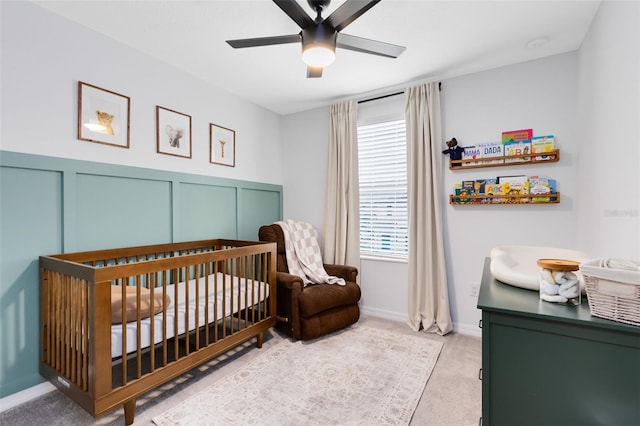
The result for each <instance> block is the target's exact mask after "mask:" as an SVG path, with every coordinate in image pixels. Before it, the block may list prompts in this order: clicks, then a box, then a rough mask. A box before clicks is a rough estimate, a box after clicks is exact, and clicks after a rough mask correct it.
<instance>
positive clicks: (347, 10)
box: [324, 0, 380, 31]
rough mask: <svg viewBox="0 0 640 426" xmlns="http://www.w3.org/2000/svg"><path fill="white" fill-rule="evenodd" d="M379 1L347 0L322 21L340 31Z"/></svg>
mask: <svg viewBox="0 0 640 426" xmlns="http://www.w3.org/2000/svg"><path fill="white" fill-rule="evenodd" d="M379 2H380V0H347V1H346V2H344V3H343V4H342V6H340V7H339V8H337V9H336V10H335V11H334V12H333V13H332V14H331V15H329V17H328V18H327V19H325V20H324V22H325V23H327V24H329V25H330V26H332V27H333V28H335V30H336V31H340V30H342V29H344V27H346V26H347V25H349V24H350V23H352V22H353V21H355V20H356V19H358V18H359V17H360V16H361V15H362V14H363V13H365V12H366V11H367V10H369V9H371V8H372V7H373V6H375V5H376V4H377V3H379Z"/></svg>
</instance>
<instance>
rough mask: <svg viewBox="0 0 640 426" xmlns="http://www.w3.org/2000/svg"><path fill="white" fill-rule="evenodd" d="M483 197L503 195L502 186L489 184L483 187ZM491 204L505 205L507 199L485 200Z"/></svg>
mask: <svg viewBox="0 0 640 426" xmlns="http://www.w3.org/2000/svg"><path fill="white" fill-rule="evenodd" d="M484 192H485V195H505V193H504V186H503V185H501V184H499V183H489V184H486V185H485V187H484ZM487 201H488V202H491V203H506V202H507V199H506V198H504V197H496V198H489V199H487Z"/></svg>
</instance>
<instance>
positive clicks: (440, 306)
mask: <svg viewBox="0 0 640 426" xmlns="http://www.w3.org/2000/svg"><path fill="white" fill-rule="evenodd" d="M405 99H406V103H405V115H406V123H407V197H408V211H409V309H408V311H409V321H408V324H409V326H410V327H411V328H412V329H413V330H415V331H419V330H421V329H422V330H424V331H427V332H432V333H437V334H440V335H444V334H447V333H449V332H450V331H451V330H453V325H452V322H451V314H450V312H449V294H448V291H447V271H446V264H445V258H444V244H443V237H442V233H443V227H442V213H441V212H442V209H441V200H440V195H441V194H440V192H441V186H440V176H441V161H442V154H441V149H440V142H441V140H442V137H441V133H442V130H441V120H440V90H439V83H437V82H435V83H428V84H423V85H420V86H416V87H412V88H408V89H406V90H405Z"/></svg>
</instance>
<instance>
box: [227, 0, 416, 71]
mask: <svg viewBox="0 0 640 426" xmlns="http://www.w3.org/2000/svg"><path fill="white" fill-rule="evenodd" d="M273 2H274V3H275V4H276V5H278V7H279V8H280V9H282V10H283V11H284V13H286V14H287V15H288V16H289V17H290V18H291V19H293V21H294V22H295V23H296V24H298V26H299V27H300V28H301V29H302V31H300V32H299V33H298V34H290V35H282V36H273V37H259V38H246V39H239V40H227V43H229V45H230V46H231V47H233V48H236V49H237V48H243V47H256V46H271V45H275V44H287V43H299V42H302V60H303V61H304V62H305V63H306V64H307V77H308V78H317V77H322V70H323V68H324V67H325V66H327V65H330V64H331V63H332V62H333V61H334V59H335V51H336V47H340V48H342V49H348V50H354V51H356V52H362V53H369V54H373V55H379V56H385V57H388V58H397V57H398V56H400V54H401V53H402V52H404V50H405V47H403V46H397V45H395V44H389V43H383V42H381V41H376V40H370V39H366V38H362V37H356V36H352V35H347V34H343V33H341V32H340V31H342V30H343V29H344V28H345V27H346V26H347V25H349V24H350V23H352V22H353V21H355V20H356V19H357V18H359V17H360V16H361V15H362V14H363V13H365V12H366V11H367V10H369V9H371V8H372V7H373V6H375V5H376V4H377V3H378V2H380V0H347V1H345V2H344V3H343V4H342V5H341V6H340V7H339V8H337V9H336V10H335V11H334V12H333V13H332V14H331V15H329V16H328V17H327V18H323V17H322V16H321V14H322V11H323V9H325V8H326V7H327V6H328V5H329V3H331V0H307V3H309V6H311V8H312V9H313V10H314V11H315V12H316V13H317V16H316V18H315V20H314V19H311V17H310V16H309V15H308V14H307V13H306V12H305V11H304V9H303V8H302V7H301V6H300V5H299V4H298V3H297V2H296V1H295V0H273Z"/></svg>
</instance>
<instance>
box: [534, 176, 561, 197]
mask: <svg viewBox="0 0 640 426" xmlns="http://www.w3.org/2000/svg"><path fill="white" fill-rule="evenodd" d="M529 193H530V194H531V195H541V194H555V193H556V180H555V179H550V178H547V177H544V176H530V177H529ZM552 200H553V197H531V202H532V203H548V202H550V201H552Z"/></svg>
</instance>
